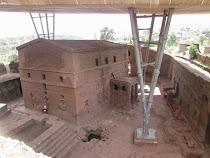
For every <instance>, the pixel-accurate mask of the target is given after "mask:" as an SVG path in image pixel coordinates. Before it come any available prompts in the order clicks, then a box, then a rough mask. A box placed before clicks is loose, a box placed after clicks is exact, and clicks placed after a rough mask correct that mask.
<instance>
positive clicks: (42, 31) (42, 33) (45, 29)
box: [30, 13, 55, 40]
mask: <svg viewBox="0 0 210 158" xmlns="http://www.w3.org/2000/svg"><path fill="white" fill-rule="evenodd" d="M37 14H38V16H32V13H30V16H31V20H32V22H33V25H34V29H35V31H36V34H37V37H38V38H40V37H43V38H47V39H53V40H54V39H55V14H53V15H52V16H49V15H48V14H47V13H45V15H41V14H40V13H37ZM35 18H38V19H39V20H40V23H38V22H37V21H35V20H34V19H35ZM42 18H45V20H43V19H42ZM49 18H52V23H51V22H50V23H49ZM37 23H38V24H39V25H41V27H37V25H38V24H37ZM43 24H45V25H43ZM49 24H50V26H52V27H51V28H52V29H51V32H50V29H49ZM44 26H45V27H44ZM37 28H40V29H37ZM45 32H46V33H45ZM51 35H52V36H51Z"/></svg>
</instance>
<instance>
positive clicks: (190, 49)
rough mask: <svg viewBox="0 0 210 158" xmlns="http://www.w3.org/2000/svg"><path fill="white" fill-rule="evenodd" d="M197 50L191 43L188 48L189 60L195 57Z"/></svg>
mask: <svg viewBox="0 0 210 158" xmlns="http://www.w3.org/2000/svg"><path fill="white" fill-rule="evenodd" d="M197 52H198V49H197V47H196V46H195V45H191V46H190V48H189V55H190V60H192V59H195V58H196V57H197Z"/></svg>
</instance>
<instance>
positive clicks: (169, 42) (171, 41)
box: [167, 32, 178, 46]
mask: <svg viewBox="0 0 210 158" xmlns="http://www.w3.org/2000/svg"><path fill="white" fill-rule="evenodd" d="M167 45H168V46H177V45H178V42H177V37H176V35H175V33H174V32H172V34H171V36H170V37H169V38H168V40H167Z"/></svg>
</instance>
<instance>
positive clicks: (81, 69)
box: [17, 39, 128, 122]
mask: <svg viewBox="0 0 210 158" xmlns="http://www.w3.org/2000/svg"><path fill="white" fill-rule="evenodd" d="M17 49H18V54H19V71H20V77H21V84H22V91H23V97H24V101H25V106H26V107H28V108H32V109H36V110H39V111H42V109H43V107H44V105H47V108H48V112H49V113H50V114H54V115H56V116H59V117H61V118H63V119H65V120H68V121H71V122H74V121H77V120H78V118H79V117H80V116H81V115H82V113H89V114H91V113H92V112H95V111H97V110H100V108H101V106H102V105H107V104H108V103H110V79H112V78H113V76H115V77H126V76H127V75H128V57H127V56H128V55H127V54H128V53H127V52H128V49H127V46H125V45H121V44H115V43H111V42H108V41H96V40H53V41H52V40H46V39H36V40H33V41H31V42H28V43H26V44H23V45H21V46H19V47H17Z"/></svg>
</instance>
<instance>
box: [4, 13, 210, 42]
mask: <svg viewBox="0 0 210 158" xmlns="http://www.w3.org/2000/svg"><path fill="white" fill-rule="evenodd" d="M55 19H56V20H55V22H56V26H55V33H56V34H57V35H58V34H67V35H77V36H80V37H83V38H84V39H93V38H94V34H97V35H99V31H100V30H101V29H102V28H104V27H106V26H108V27H110V28H112V29H114V30H115V32H116V34H117V35H118V36H121V35H122V36H123V35H126V34H127V35H128V34H131V28H130V19H129V15H116V14H112V15H108V14H97V15H96V14H87V15H84V14H79V15H77V14H71V15H70V14H56V18H55ZM0 20H1V24H0V31H1V32H0V38H2V37H16V36H22V35H32V34H34V35H35V30H34V27H33V24H32V21H31V18H30V16H29V14H28V13H6V12H0ZM157 21H158V20H157ZM143 23H147V22H146V21H143ZM158 23H160V20H159V21H158ZM195 24H196V25H197V24H200V25H202V26H205V27H206V28H210V15H174V16H173V18H172V23H171V28H170V30H171V31H173V28H176V26H178V25H179V26H180V25H183V27H185V26H188V27H189V26H192V25H195Z"/></svg>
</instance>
